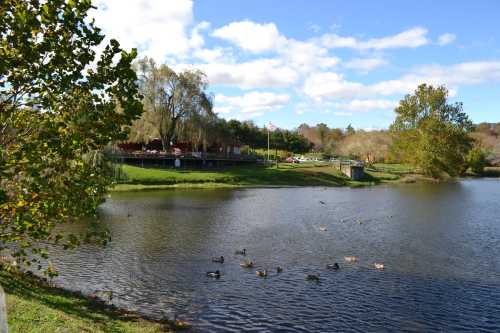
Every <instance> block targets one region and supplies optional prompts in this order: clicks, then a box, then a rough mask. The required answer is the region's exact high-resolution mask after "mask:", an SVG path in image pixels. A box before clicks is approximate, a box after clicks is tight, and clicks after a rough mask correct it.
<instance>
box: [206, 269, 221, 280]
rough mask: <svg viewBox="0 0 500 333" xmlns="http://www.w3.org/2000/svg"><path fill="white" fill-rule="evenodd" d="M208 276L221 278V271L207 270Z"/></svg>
mask: <svg viewBox="0 0 500 333" xmlns="http://www.w3.org/2000/svg"><path fill="white" fill-rule="evenodd" d="M207 276H208V277H211V278H216V279H218V278H220V271H219V270H216V271H215V272H207Z"/></svg>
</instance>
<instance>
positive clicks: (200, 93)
mask: <svg viewBox="0 0 500 333" xmlns="http://www.w3.org/2000/svg"><path fill="white" fill-rule="evenodd" d="M137 71H138V75H139V80H140V87H141V93H142V95H143V96H144V99H143V102H144V115H143V117H142V119H141V120H140V121H139V122H138V123H139V124H140V123H141V122H142V123H144V122H145V123H148V124H150V125H151V126H153V127H154V128H155V129H156V134H158V136H159V137H160V139H161V142H162V146H163V150H165V151H167V150H168V149H169V147H170V145H171V144H172V143H173V142H175V141H176V140H177V139H178V137H179V134H180V132H181V127H182V126H183V125H185V124H186V123H187V122H189V121H191V120H193V121H197V120H199V119H197V118H199V116H200V115H202V114H212V98H211V96H210V95H209V94H208V93H207V92H206V91H205V90H206V89H207V86H208V80H207V78H206V76H205V74H204V73H203V72H201V71H200V70H196V69H193V70H186V71H183V72H180V73H176V72H175V71H174V70H173V69H171V68H170V67H168V66H167V65H165V64H162V65H159V66H158V65H156V63H155V62H154V61H153V60H152V59H149V58H144V59H142V60H140V61H139V62H138V65H137ZM139 127H140V126H139V125H135V127H134V128H135V129H137V128H139ZM143 127H147V126H143Z"/></svg>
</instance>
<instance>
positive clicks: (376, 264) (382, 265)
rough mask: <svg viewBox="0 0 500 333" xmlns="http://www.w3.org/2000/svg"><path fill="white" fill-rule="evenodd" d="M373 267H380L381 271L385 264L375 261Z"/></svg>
mask: <svg viewBox="0 0 500 333" xmlns="http://www.w3.org/2000/svg"><path fill="white" fill-rule="evenodd" d="M373 267H375V269H378V270H379V271H382V270H383V269H384V264H381V263H374V264H373Z"/></svg>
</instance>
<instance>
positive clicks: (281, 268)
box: [276, 266, 283, 274]
mask: <svg viewBox="0 0 500 333" xmlns="http://www.w3.org/2000/svg"><path fill="white" fill-rule="evenodd" d="M282 272H283V267H281V266H278V267H276V273H278V274H279V273H282Z"/></svg>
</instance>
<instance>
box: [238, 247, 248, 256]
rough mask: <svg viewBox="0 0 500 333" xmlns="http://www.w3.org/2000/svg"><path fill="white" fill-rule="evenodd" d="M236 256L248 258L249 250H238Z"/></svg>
mask: <svg viewBox="0 0 500 333" xmlns="http://www.w3.org/2000/svg"><path fill="white" fill-rule="evenodd" d="M236 254H238V255H240V256H246V255H247V249H243V250H241V251H240V250H238V251H236Z"/></svg>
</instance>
